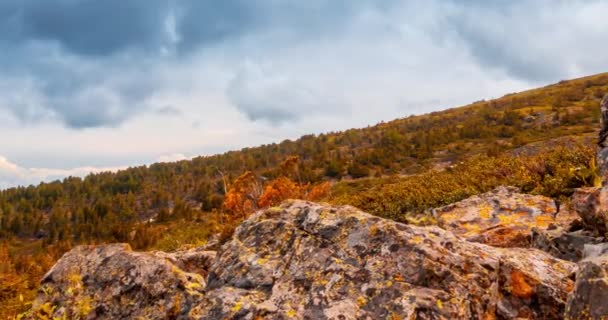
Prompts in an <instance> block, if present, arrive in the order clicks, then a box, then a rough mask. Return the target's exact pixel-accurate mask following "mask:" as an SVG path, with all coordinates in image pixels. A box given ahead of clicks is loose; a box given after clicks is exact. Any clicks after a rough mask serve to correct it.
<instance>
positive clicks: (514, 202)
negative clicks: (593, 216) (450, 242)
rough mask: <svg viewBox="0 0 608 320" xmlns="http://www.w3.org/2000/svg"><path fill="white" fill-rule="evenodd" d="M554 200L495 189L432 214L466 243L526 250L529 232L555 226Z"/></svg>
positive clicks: (509, 188)
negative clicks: (471, 242) (523, 248)
mask: <svg viewBox="0 0 608 320" xmlns="http://www.w3.org/2000/svg"><path fill="white" fill-rule="evenodd" d="M557 212H558V208H557V206H556V203H555V201H554V200H553V199H551V198H547V197H543V196H535V195H529V194H521V193H519V189H517V188H515V187H498V188H496V189H494V190H492V191H490V192H488V193H484V194H480V195H476V196H473V197H470V198H468V199H465V200H462V201H460V202H457V203H454V204H451V205H448V206H445V207H441V208H438V209H435V210H434V215H435V218H436V219H437V223H438V225H439V226H440V227H442V228H443V229H446V230H450V231H452V232H453V233H454V234H456V235H458V236H461V237H463V238H466V239H467V240H469V241H474V242H481V243H485V244H488V245H492V246H496V247H529V246H530V244H531V234H532V233H531V232H532V228H537V229H539V230H545V229H548V228H549V227H550V226H551V225H554V224H556V223H558V222H559V223H567V222H565V221H558V220H556V214H557Z"/></svg>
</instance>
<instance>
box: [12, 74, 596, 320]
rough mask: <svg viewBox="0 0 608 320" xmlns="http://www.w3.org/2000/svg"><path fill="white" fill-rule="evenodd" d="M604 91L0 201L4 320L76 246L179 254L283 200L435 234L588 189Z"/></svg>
mask: <svg viewBox="0 0 608 320" xmlns="http://www.w3.org/2000/svg"><path fill="white" fill-rule="evenodd" d="M606 92H608V74H598V75H595V76H590V77H585V78H580V79H576V80H570V81H561V82H559V83H558V84H554V85H550V86H546V87H543V88H539V89H534V90H530V91H526V92H521V93H513V94H509V95H506V96H504V97H501V98H498V99H494V100H489V101H478V102H474V103H472V104H470V105H467V106H463V107H458V108H453V109H449V110H445V111H440V112H434V113H431V114H426V115H420V116H411V117H407V118H402V119H397V120H393V121H390V122H386V123H380V124H377V125H374V126H370V127H367V128H362V129H350V130H347V131H344V132H335V133H327V134H321V135H307V136H303V137H301V138H300V139H298V140H295V141H289V140H286V141H283V142H280V143H277V144H271V145H263V146H259V147H252V148H245V149H242V150H239V151H231V152H227V153H224V154H221V155H215V156H209V157H199V158H195V159H193V160H188V161H180V162H176V163H159V164H154V165H151V166H143V167H135V168H130V169H128V170H124V171H120V172H117V173H101V174H93V175H90V176H88V177H86V178H84V179H81V178H66V179H64V180H63V181H56V182H52V183H42V184H40V185H37V186H29V187H19V188H12V189H8V190H3V191H1V192H0V237H1V239H2V240H1V241H2V242H0V259H1V260H2V261H7V262H8V263H4V264H2V266H1V267H0V306H1V307H0V315H2V314H4V315H6V316H11V315H16V314H17V313H18V312H19V311H21V310H24V309H26V308H27V307H28V301H30V300H31V298H32V297H33V290H34V288H36V287H37V281H38V279H39V278H40V277H41V275H42V274H43V273H44V272H45V271H46V270H48V268H49V267H50V266H51V265H52V264H53V263H54V261H56V259H57V258H58V257H59V256H60V255H61V254H62V253H63V252H65V251H66V250H68V249H69V248H71V247H72V246H74V245H76V244H81V243H103V242H129V243H131V244H132V246H133V247H134V248H137V249H151V248H161V249H165V250H173V249H177V248H179V247H182V246H185V245H188V244H200V243H204V242H205V241H206V239H207V238H208V237H210V236H212V235H214V234H216V233H226V232H228V231H227V230H225V228H226V226H228V228H229V227H230V226H234V224H235V223H236V222H237V221H240V219H242V218H243V217H245V216H246V215H247V214H248V213H250V212H251V211H253V210H255V209H257V208H259V207H263V206H268V205H274V204H276V203H277V202H279V201H280V200H282V199H283V198H289V197H310V198H315V199H316V200H319V199H321V200H324V201H328V202H334V203H339V204H351V205H355V206H358V207H360V208H362V209H365V210H367V211H369V212H371V213H374V214H377V215H380V216H384V217H389V218H392V219H396V220H400V221H410V222H422V223H432V221H428V220H425V216H424V212H425V211H426V210H428V209H431V208H434V207H437V206H441V205H444V204H447V203H450V202H453V201H458V200H461V199H463V198H465V197H467V196H469V195H472V194H476V193H479V192H484V191H487V190H489V189H491V188H494V187H495V186H498V185H501V184H509V185H515V186H518V187H520V188H522V189H523V190H524V191H526V192H531V193H537V194H543V195H548V196H552V197H555V198H559V197H562V196H566V195H569V194H570V193H571V191H572V190H573V188H576V187H580V186H585V185H593V184H594V183H596V179H595V176H596V173H595V164H594V162H593V159H594V153H595V146H594V144H593V136H594V134H595V131H596V130H597V129H598V125H597V124H598V121H599V115H600V114H599V108H598V104H599V101H600V99H601V97H602V96H603V94H604V93H606ZM245 173H247V174H245ZM239 177H240V178H239ZM330 185H331V188H329V189H327V187H328V186H330ZM227 195H228V196H227Z"/></svg>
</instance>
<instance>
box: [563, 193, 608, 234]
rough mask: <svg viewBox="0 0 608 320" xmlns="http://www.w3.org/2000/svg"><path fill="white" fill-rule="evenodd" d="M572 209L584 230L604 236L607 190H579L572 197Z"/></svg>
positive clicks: (606, 222)
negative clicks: (580, 220)
mask: <svg viewBox="0 0 608 320" xmlns="http://www.w3.org/2000/svg"><path fill="white" fill-rule="evenodd" d="M571 206H572V209H573V210H574V211H575V212H576V213H577V214H578V215H579V216H580V217H581V219H582V222H583V225H584V227H585V228H586V229H588V230H591V231H594V232H596V233H597V235H599V236H604V235H605V234H606V232H607V231H608V189H606V188H604V187H602V188H592V187H588V188H580V189H577V190H576V191H575V192H574V194H573V195H572V201H571Z"/></svg>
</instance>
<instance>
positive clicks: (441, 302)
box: [437, 300, 443, 309]
mask: <svg viewBox="0 0 608 320" xmlns="http://www.w3.org/2000/svg"><path fill="white" fill-rule="evenodd" d="M437 308H439V309H443V301H441V300H437Z"/></svg>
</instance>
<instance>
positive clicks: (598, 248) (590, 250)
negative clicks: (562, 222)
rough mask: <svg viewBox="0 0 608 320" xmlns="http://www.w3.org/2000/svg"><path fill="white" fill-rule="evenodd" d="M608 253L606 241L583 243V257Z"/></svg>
mask: <svg viewBox="0 0 608 320" xmlns="http://www.w3.org/2000/svg"><path fill="white" fill-rule="evenodd" d="M607 253H608V243H606V242H604V243H599V244H585V248H584V250H583V258H592V257H598V256H601V255H604V254H607Z"/></svg>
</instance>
